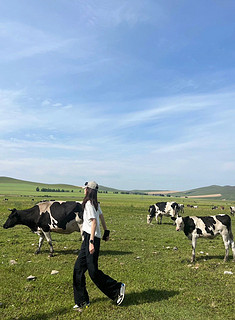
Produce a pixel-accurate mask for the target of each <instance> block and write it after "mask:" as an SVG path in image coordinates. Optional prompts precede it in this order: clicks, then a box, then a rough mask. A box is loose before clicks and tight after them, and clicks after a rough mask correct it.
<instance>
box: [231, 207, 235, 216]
mask: <svg viewBox="0 0 235 320" xmlns="http://www.w3.org/2000/svg"><path fill="white" fill-rule="evenodd" d="M230 213H231V215H232V216H234V213H235V207H230Z"/></svg>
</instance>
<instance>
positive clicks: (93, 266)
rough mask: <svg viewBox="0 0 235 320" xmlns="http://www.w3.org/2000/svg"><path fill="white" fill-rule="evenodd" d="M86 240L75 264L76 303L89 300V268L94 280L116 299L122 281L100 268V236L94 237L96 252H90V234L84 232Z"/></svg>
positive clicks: (105, 292)
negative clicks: (87, 284)
mask: <svg viewBox="0 0 235 320" xmlns="http://www.w3.org/2000/svg"><path fill="white" fill-rule="evenodd" d="M83 235H84V241H83V243H82V246H81V250H80V252H79V255H78V258H77V260H76V262H75V265H74V272H73V292H74V301H75V303H76V304H79V303H83V302H85V301H86V302H88V301H89V296H88V292H87V290H86V277H85V272H86V271H87V270H88V272H89V275H90V277H91V279H92V281H93V282H94V283H95V284H96V285H97V287H98V288H99V289H100V290H101V291H102V292H103V293H104V294H105V295H106V296H108V297H109V298H110V299H112V300H115V299H116V298H117V296H118V293H119V291H120V288H121V282H117V281H116V280H114V279H112V278H111V277H109V276H108V275H106V274H104V273H103V272H102V271H101V270H99V269H98V258H99V250H100V238H96V237H95V239H94V246H95V252H94V253H93V254H90V252H89V240H90V234H88V233H86V232H84V233H83Z"/></svg>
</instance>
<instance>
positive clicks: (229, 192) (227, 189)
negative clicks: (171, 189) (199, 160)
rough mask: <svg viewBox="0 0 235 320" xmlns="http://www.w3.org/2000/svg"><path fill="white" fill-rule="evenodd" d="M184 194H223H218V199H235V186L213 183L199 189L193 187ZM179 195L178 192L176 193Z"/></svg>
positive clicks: (190, 195)
mask: <svg viewBox="0 0 235 320" xmlns="http://www.w3.org/2000/svg"><path fill="white" fill-rule="evenodd" d="M179 194H182V195H184V196H187V197H195V196H204V197H205V196H206V195H208V197H209V196H210V195H219V194H220V195H221V196H217V197H216V199H226V200H235V186H218V185H212V186H208V187H202V188H197V189H192V190H188V191H184V192H182V193H179ZM176 195H177V194H176Z"/></svg>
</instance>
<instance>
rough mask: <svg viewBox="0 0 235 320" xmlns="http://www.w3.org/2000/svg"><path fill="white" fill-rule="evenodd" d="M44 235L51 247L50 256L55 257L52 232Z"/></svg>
mask: <svg viewBox="0 0 235 320" xmlns="http://www.w3.org/2000/svg"><path fill="white" fill-rule="evenodd" d="M43 233H44V235H45V238H46V240H47V242H48V244H49V246H50V254H49V256H50V257H53V253H54V249H53V245H52V239H51V233H50V231H49V232H43Z"/></svg>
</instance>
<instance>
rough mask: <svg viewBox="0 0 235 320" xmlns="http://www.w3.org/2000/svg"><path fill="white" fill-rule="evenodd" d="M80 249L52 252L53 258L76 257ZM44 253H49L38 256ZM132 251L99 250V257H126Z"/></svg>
mask: <svg viewBox="0 0 235 320" xmlns="http://www.w3.org/2000/svg"><path fill="white" fill-rule="evenodd" d="M79 251H80V249H77V250H76V249H75V250H67V249H64V250H55V252H54V256H59V255H67V254H74V255H76V256H77V255H78V253H79ZM44 253H49V252H46V251H42V252H41V253H40V254H44ZM132 253H133V252H132V251H117V250H100V254H99V256H109V255H110V256H122V255H126V254H132Z"/></svg>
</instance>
